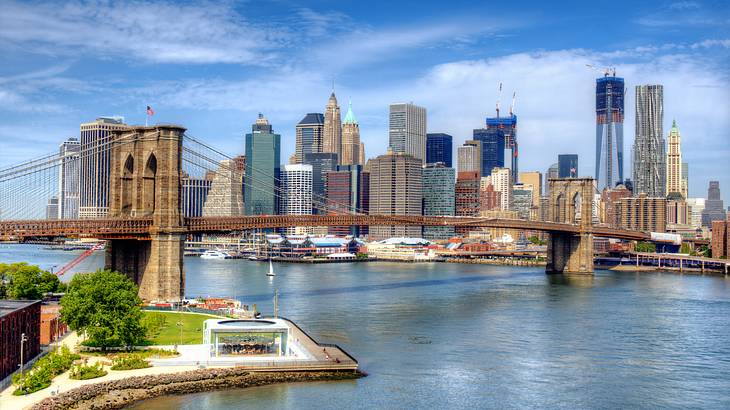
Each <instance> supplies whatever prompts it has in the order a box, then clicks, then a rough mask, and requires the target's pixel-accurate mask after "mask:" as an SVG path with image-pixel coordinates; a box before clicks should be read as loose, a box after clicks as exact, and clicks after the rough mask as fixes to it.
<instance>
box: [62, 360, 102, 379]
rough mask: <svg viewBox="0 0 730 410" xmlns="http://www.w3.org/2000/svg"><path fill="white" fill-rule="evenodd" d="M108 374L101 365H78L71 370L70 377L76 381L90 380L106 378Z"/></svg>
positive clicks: (97, 363)
mask: <svg viewBox="0 0 730 410" xmlns="http://www.w3.org/2000/svg"><path fill="white" fill-rule="evenodd" d="M106 374H107V372H106V370H104V366H102V365H101V363H99V362H96V364H94V365H92V366H88V365H85V364H84V365H82V364H77V365H76V366H74V367H72V368H71V372H69V375H68V377H69V378H70V379H74V380H89V379H96V378H97V377H101V376H106Z"/></svg>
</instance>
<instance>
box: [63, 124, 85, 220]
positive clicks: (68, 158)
mask: <svg viewBox="0 0 730 410" xmlns="http://www.w3.org/2000/svg"><path fill="white" fill-rule="evenodd" d="M58 151H59V155H60V157H61V164H60V165H59V167H58V216H57V218H58V219H76V218H78V217H79V188H80V180H79V178H80V176H81V153H80V151H81V142H79V140H78V139H76V138H69V139H67V140H66V141H64V142H63V143H61V145H60V146H59V149H58Z"/></svg>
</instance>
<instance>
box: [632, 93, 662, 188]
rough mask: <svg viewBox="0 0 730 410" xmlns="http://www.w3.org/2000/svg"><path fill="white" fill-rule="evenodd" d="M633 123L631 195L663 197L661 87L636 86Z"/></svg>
mask: <svg viewBox="0 0 730 410" xmlns="http://www.w3.org/2000/svg"><path fill="white" fill-rule="evenodd" d="M635 94H636V127H635V129H634V131H635V133H636V134H635V136H634V149H633V154H634V168H633V179H634V195H638V194H640V193H642V192H643V193H646V194H647V195H649V197H656V198H659V197H664V196H666V195H667V194H668V192H666V190H667V185H666V176H667V174H666V173H667V170H666V160H667V156H666V153H665V148H666V145H665V141H664V131H663V126H664V125H663V124H664V87H663V86H662V85H660V84H657V85H637V86H636V92H635Z"/></svg>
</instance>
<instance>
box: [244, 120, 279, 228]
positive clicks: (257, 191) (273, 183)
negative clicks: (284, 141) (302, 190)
mask: <svg viewBox="0 0 730 410" xmlns="http://www.w3.org/2000/svg"><path fill="white" fill-rule="evenodd" d="M280 164H281V136H280V135H279V134H274V132H273V129H272V127H271V124H269V121H268V120H267V119H266V118H264V116H263V114H259V117H258V119H257V120H256V122H255V123H254V124H253V126H252V127H251V133H250V134H246V180H245V183H246V185H245V189H244V204H245V213H246V215H276V213H277V211H278V209H279V196H280V195H279V192H278V191H279V188H280V187H279V183H278V181H279V174H280V170H281V168H280V166H281V165H280Z"/></svg>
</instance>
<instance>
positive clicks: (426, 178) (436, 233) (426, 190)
mask: <svg viewBox="0 0 730 410" xmlns="http://www.w3.org/2000/svg"><path fill="white" fill-rule="evenodd" d="M454 177H455V172H454V168H451V167H447V166H446V164H444V163H441V162H436V163H433V164H428V165H426V167H425V168H423V215H427V216H453V215H454V212H455V196H454V192H455V184H454ZM452 236H454V227H453V226H424V227H423V237H424V238H426V239H429V240H444V239H449V238H451V237H452Z"/></svg>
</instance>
